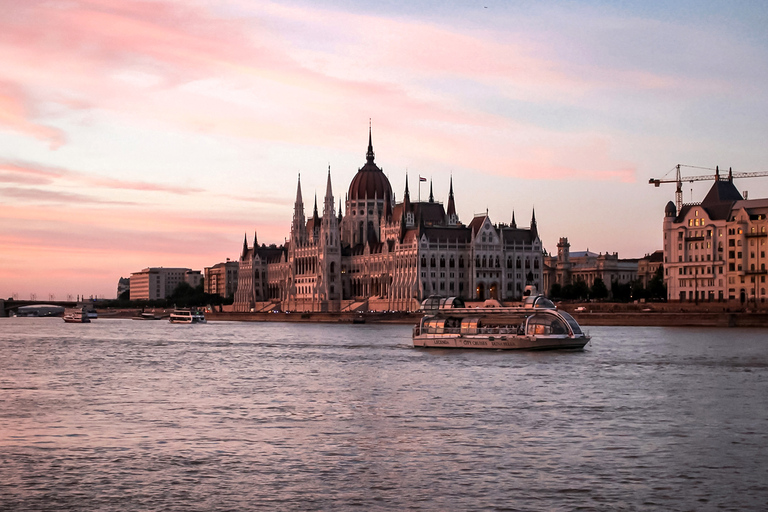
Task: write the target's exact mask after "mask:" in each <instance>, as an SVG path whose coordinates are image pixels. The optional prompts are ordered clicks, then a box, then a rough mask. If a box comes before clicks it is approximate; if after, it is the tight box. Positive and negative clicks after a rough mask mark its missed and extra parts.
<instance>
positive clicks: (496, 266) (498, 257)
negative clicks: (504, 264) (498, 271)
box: [496, 256, 501, 268]
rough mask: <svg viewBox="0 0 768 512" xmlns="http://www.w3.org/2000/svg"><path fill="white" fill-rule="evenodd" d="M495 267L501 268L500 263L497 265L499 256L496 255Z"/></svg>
mask: <svg viewBox="0 0 768 512" xmlns="http://www.w3.org/2000/svg"><path fill="white" fill-rule="evenodd" d="M496 268H501V265H499V257H498V256H496Z"/></svg>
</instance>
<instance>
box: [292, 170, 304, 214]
mask: <svg viewBox="0 0 768 512" xmlns="http://www.w3.org/2000/svg"><path fill="white" fill-rule="evenodd" d="M294 206H301V208H302V209H303V208H304V201H303V200H302V199H301V173H299V183H298V185H296V203H295V204H294Z"/></svg>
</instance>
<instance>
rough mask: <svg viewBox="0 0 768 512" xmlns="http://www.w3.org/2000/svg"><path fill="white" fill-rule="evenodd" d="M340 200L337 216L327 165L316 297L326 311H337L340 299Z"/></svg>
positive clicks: (329, 171)
mask: <svg viewBox="0 0 768 512" xmlns="http://www.w3.org/2000/svg"><path fill="white" fill-rule="evenodd" d="M340 222H341V201H339V217H338V218H337V217H336V216H335V215H334V212H333V189H332V188H331V166H330V165H329V166H328V183H327V185H326V187H325V199H324V200H323V218H322V220H321V224H320V226H321V229H320V233H319V238H320V240H319V244H320V251H319V252H318V261H317V264H318V265H317V266H318V281H317V297H318V299H319V300H320V301H321V307H322V308H325V309H326V310H327V311H338V310H339V308H340V307H341V306H340V303H339V300H340V299H341V230H340V229H339V223H340Z"/></svg>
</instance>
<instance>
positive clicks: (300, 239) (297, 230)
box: [291, 174, 307, 247]
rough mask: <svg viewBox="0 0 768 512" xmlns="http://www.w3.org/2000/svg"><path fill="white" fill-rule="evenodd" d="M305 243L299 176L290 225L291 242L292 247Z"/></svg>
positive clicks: (305, 234)
mask: <svg viewBox="0 0 768 512" xmlns="http://www.w3.org/2000/svg"><path fill="white" fill-rule="evenodd" d="M306 241H307V222H306V220H305V219H304V201H303V200H302V199H301V174H299V183H298V185H297V186H296V203H294V205H293V224H291V242H292V244H291V245H293V246H294V247H296V246H299V245H304V244H305V243H306Z"/></svg>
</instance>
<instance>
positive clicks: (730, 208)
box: [664, 171, 768, 304]
mask: <svg viewBox="0 0 768 512" xmlns="http://www.w3.org/2000/svg"><path fill="white" fill-rule="evenodd" d="M767 216H768V199H744V198H743V197H742V196H741V194H740V193H739V191H738V190H737V189H736V187H735V186H734V184H733V176H732V174H731V173H730V172H729V173H728V177H727V178H725V179H722V178H720V173H719V171H718V172H717V174H716V177H715V182H714V183H713V184H712V188H710V189H709V192H708V193H707V195H706V197H704V200H703V201H702V202H701V203H693V204H684V205H682V207H681V208H680V211H679V212H678V211H677V207H676V206H675V203H673V202H672V201H670V202H669V203H667V206H666V207H665V209H664V280H665V283H666V285H667V298H668V300H676V301H689V302H693V301H697V302H698V301H709V302H711V301H718V302H719V301H736V302H740V303H742V304H743V303H746V302H755V303H757V302H760V303H763V302H765V300H766V283H765V277H766V274H767V273H768V271H766V268H765V265H766V258H765V251H766V240H768V232H767V231H768V220H766V217H767Z"/></svg>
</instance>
